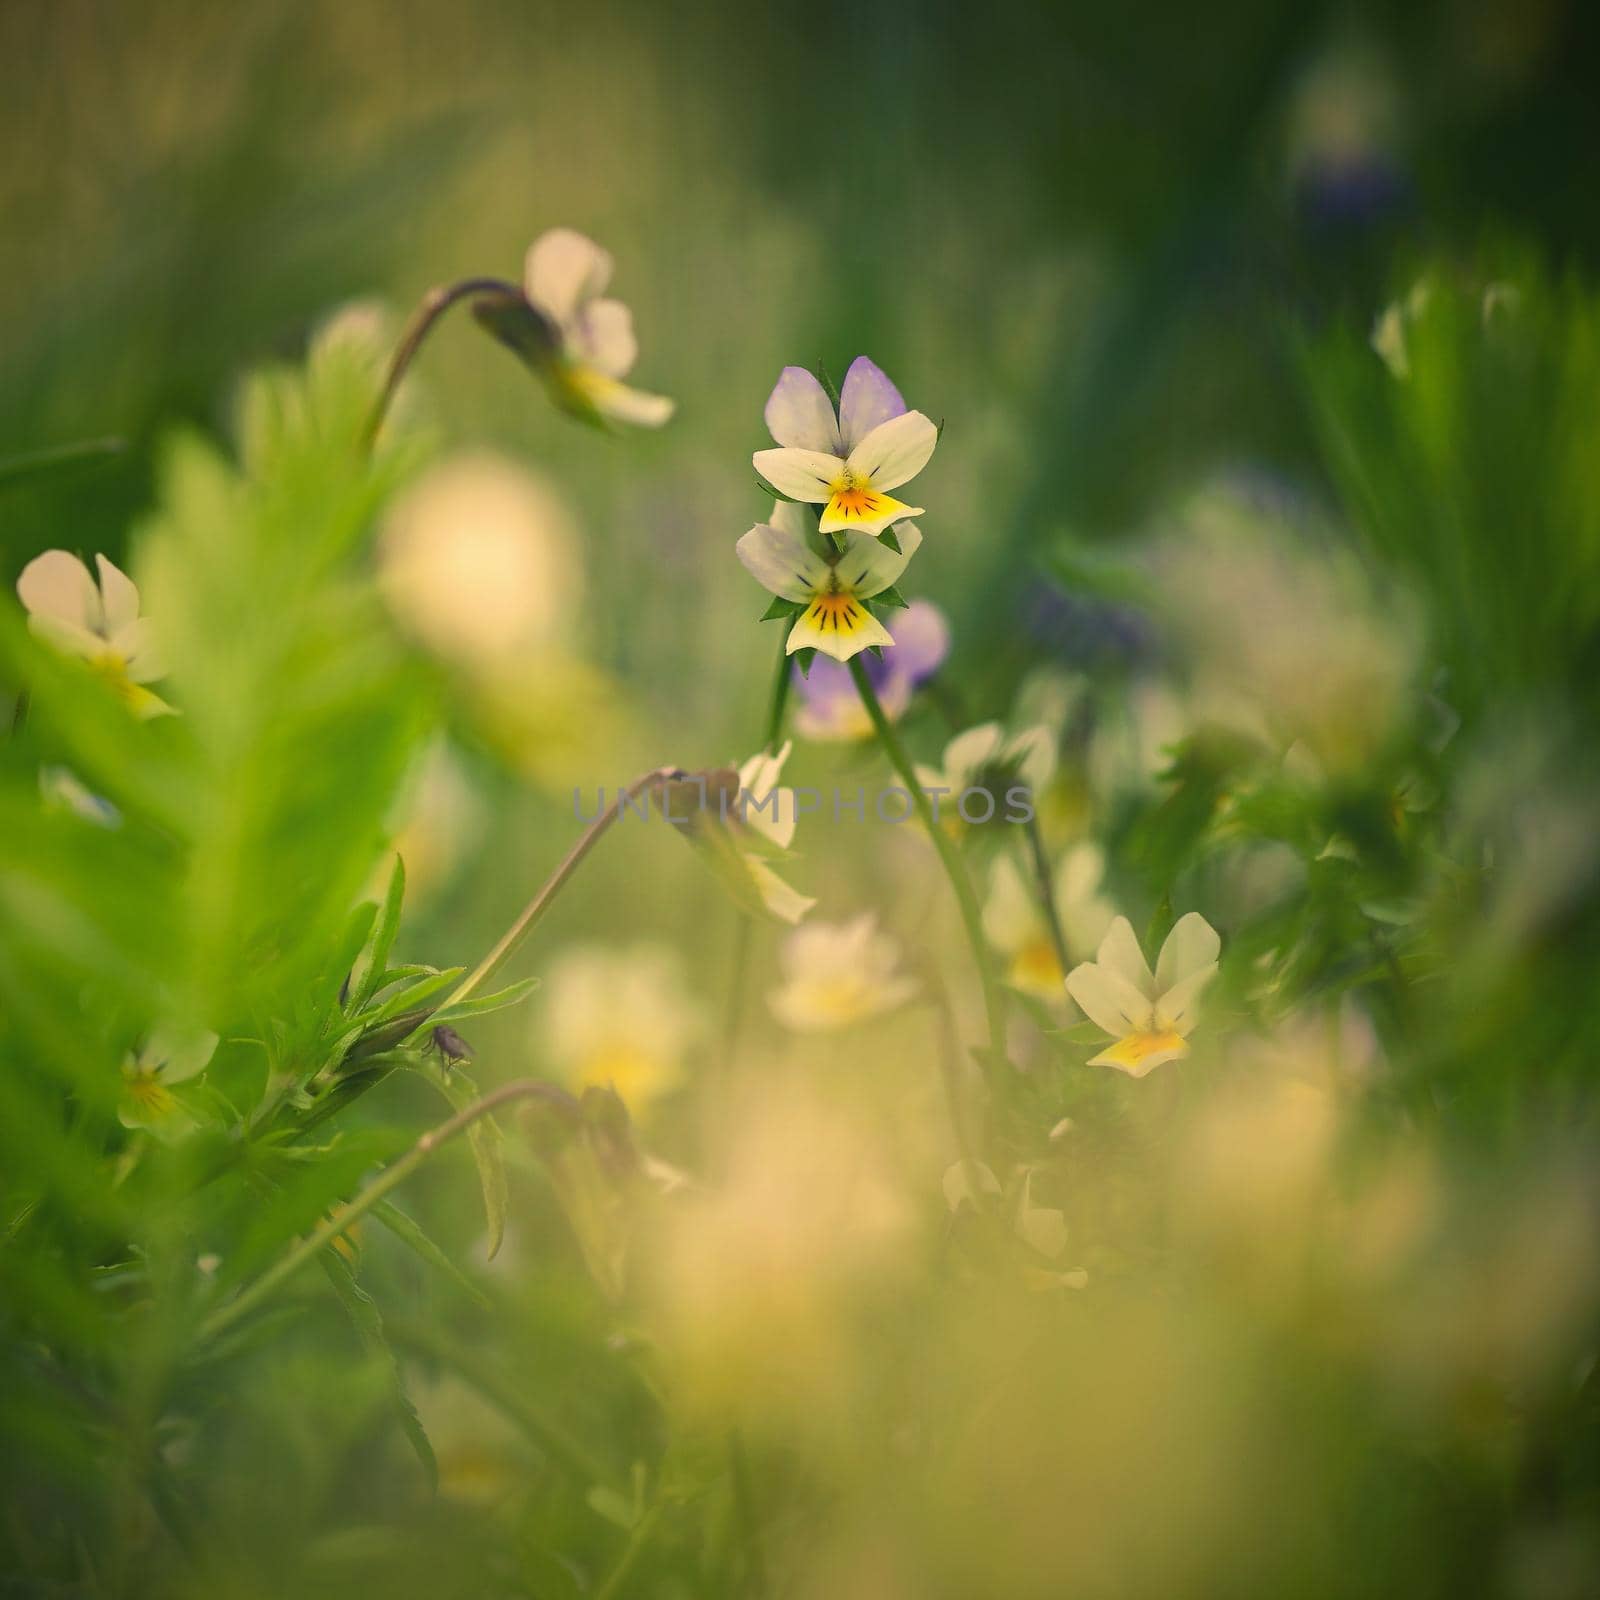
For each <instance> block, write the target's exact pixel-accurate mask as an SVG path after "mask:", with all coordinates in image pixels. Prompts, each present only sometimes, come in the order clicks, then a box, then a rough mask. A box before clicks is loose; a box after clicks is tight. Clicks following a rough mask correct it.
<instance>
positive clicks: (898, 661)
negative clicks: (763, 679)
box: [794, 600, 950, 742]
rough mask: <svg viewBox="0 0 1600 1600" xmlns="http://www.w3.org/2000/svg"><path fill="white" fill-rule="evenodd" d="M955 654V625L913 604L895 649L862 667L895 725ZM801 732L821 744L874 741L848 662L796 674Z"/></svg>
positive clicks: (929, 606)
mask: <svg viewBox="0 0 1600 1600" xmlns="http://www.w3.org/2000/svg"><path fill="white" fill-rule="evenodd" d="M949 650H950V625H949V623H947V622H946V621H945V618H944V613H943V612H942V611H940V609H939V608H938V607H937V606H936V605H934V604H933V602H932V601H931V600H913V601H912V602H911V604H910V605H909V606H907V607H906V609H905V610H904V611H903V612H901V614H900V615H899V616H898V617H896V618H895V622H894V643H893V644H890V645H884V646H883V648H882V651H881V653H879V654H876V655H868V656H867V658H866V659H865V661H864V662H863V663H862V665H863V666H864V667H865V669H866V673H867V680H868V682H870V683H871V685H872V688H873V691H874V692H875V693H876V695H877V696H878V704H879V705H880V706H882V707H883V714H884V716H886V717H887V718H888V719H889V721H890V722H896V721H898V720H899V719H900V718H901V717H902V716H904V715H905V713H906V711H907V709H908V708H909V707H910V705H911V697H912V695H913V694H915V692H916V691H917V689H918V688H920V687H921V686H922V685H923V684H924V683H926V682H927V681H928V679H930V678H931V677H932V676H933V675H934V673H936V672H937V671H938V670H939V668H940V666H941V665H943V663H944V658H945V656H946V655H947V654H949ZM794 690H795V693H796V694H797V695H798V696H799V704H798V705H797V706H796V708H795V716H794V726H795V732H796V733H798V734H799V735H800V736H801V737H802V738H804V739H815V740H818V741H819V742H821V741H828V740H856V739H870V738H871V737H872V719H871V717H869V716H868V715H867V710H866V707H865V706H863V705H862V703H861V696H860V694H859V693H857V691H856V686H855V680H854V679H853V678H852V677H851V676H850V670H849V668H848V667H846V666H845V665H844V663H843V662H840V661H834V660H832V659H819V660H817V661H814V662H813V663H812V666H811V671H810V673H809V675H808V674H805V673H802V672H801V671H800V669H799V668H798V667H796V668H795V669H794Z"/></svg>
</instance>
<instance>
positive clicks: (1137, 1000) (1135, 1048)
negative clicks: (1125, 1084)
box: [1067, 911, 1222, 1078]
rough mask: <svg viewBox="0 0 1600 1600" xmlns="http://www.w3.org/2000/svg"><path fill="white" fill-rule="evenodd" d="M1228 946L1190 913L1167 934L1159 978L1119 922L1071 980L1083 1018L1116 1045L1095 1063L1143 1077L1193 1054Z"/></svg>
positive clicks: (1124, 921)
mask: <svg viewBox="0 0 1600 1600" xmlns="http://www.w3.org/2000/svg"><path fill="white" fill-rule="evenodd" d="M1221 949H1222V941H1221V940H1220V939H1219V938H1218V937H1217V933H1216V930H1215V929H1214V928H1213V927H1212V926H1211V924H1210V923H1209V922H1207V921H1206V919H1205V918H1204V917H1202V916H1201V915H1200V913H1199V912H1198V911H1191V912H1188V913H1187V914H1186V915H1185V916H1182V917H1179V918H1178V921H1177V923H1176V925H1175V926H1174V927H1173V930H1172V932H1171V933H1169V934H1168V935H1167V938H1166V942H1165V943H1164V944H1163V945H1162V946H1161V954H1160V956H1159V957H1158V958H1157V960H1156V970H1155V972H1154V973H1152V972H1151V971H1150V965H1149V963H1148V962H1147V961H1146V960H1145V958H1144V955H1143V953H1142V952H1141V951H1140V949H1139V941H1138V940H1137V939H1136V938H1135V937H1134V932H1133V928H1132V927H1131V926H1130V925H1129V922H1128V919H1127V918H1126V917H1118V918H1117V919H1116V920H1115V921H1114V922H1113V923H1112V924H1111V927H1110V929H1109V931H1108V932H1107V933H1106V936H1105V938H1104V939H1102V940H1101V941H1100V949H1099V951H1098V953H1097V954H1096V956H1095V959H1094V960H1093V961H1086V962H1084V963H1082V964H1081V965H1080V966H1076V967H1074V968H1073V969H1072V971H1071V972H1070V973H1068V975H1067V992H1068V993H1069V994H1070V995H1071V996H1072V998H1073V999H1074V1000H1076V1001H1077V1002H1078V1004H1079V1005H1080V1006H1081V1007H1082V1008H1083V1012H1084V1015H1085V1016H1087V1017H1088V1018H1089V1020H1090V1021H1091V1022H1093V1023H1094V1024H1095V1026H1096V1027H1099V1028H1104V1029H1105V1031H1106V1032H1107V1033H1109V1034H1110V1035H1111V1037H1112V1038H1113V1039H1115V1040H1116V1043H1115V1044H1113V1045H1112V1046H1111V1047H1110V1048H1109V1049H1107V1050H1102V1051H1101V1052H1100V1054H1099V1055H1097V1056H1093V1057H1091V1058H1090V1061H1089V1065H1090V1066H1091V1067H1102V1066H1103V1067H1115V1068H1116V1069H1117V1070H1118V1071H1119V1072H1126V1073H1127V1074H1128V1076H1129V1077H1131V1078H1142V1077H1143V1076H1144V1075H1145V1074H1146V1073H1147V1072H1150V1071H1152V1070H1153V1069H1154V1068H1156V1067H1159V1066H1161V1065H1162V1064H1163V1063H1164V1062H1167V1061H1177V1060H1179V1059H1181V1058H1182V1057H1183V1056H1186V1055H1188V1053H1189V1035H1190V1034H1191V1033H1192V1032H1193V1031H1194V1027H1195V1024H1196V1023H1197V1022H1198V1021H1199V1020H1200V996H1201V994H1202V992H1203V991H1204V990H1205V987H1206V985H1207V984H1208V983H1210V982H1211V980H1212V979H1213V978H1214V977H1216V975H1217V956H1218V955H1219V953H1220V952H1221Z"/></svg>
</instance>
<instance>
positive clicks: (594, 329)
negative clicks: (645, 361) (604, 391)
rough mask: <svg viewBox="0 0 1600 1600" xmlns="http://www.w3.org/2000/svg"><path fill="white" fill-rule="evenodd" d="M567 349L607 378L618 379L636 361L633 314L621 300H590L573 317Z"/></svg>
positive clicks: (636, 345) (636, 348)
mask: <svg viewBox="0 0 1600 1600" xmlns="http://www.w3.org/2000/svg"><path fill="white" fill-rule="evenodd" d="M567 348H568V350H569V351H570V352H571V354H572V355H574V356H576V357H577V358H578V359H579V360H580V361H585V362H587V363H588V364H589V365H590V366H591V367H593V368H594V369H595V371H596V372H599V373H601V374H603V375H604V376H605V377H607V378H621V377H623V376H625V375H626V374H627V372H628V371H629V370H630V369H631V368H632V366H633V364H634V362H635V361H637V360H638V359H639V341H638V340H637V339H636V338H635V337H634V333H633V313H632V312H631V311H630V310H629V309H628V308H627V307H626V306H625V305H623V303H622V302H621V301H620V300H591V301H590V302H589V304H588V305H586V306H584V307H582V308H581V309H580V310H579V311H578V313H577V315H576V316H575V317H574V318H573V323H572V331H571V335H570V337H569V339H568V342H567Z"/></svg>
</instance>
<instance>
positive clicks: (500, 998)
mask: <svg viewBox="0 0 1600 1600" xmlns="http://www.w3.org/2000/svg"><path fill="white" fill-rule="evenodd" d="M539 982H540V980H539V979H538V978H519V979H518V980H517V982H515V983H512V984H507V985H506V987H505V988H504V989H496V990H495V992H494V993H493V994H485V995H478V996H476V997H475V998H473V999H471V1000H462V1001H460V1002H458V1003H457V1004H455V1005H447V1006H441V1007H440V1008H439V1009H438V1010H437V1011H435V1012H434V1013H433V1015H432V1016H431V1017H430V1018H429V1019H428V1020H429V1021H430V1022H431V1023H433V1024H435V1025H436V1026H437V1025H438V1024H441V1023H446V1022H460V1021H461V1019H462V1018H463V1017H481V1016H484V1015H485V1014H486V1013H488V1012H490V1011H504V1010H505V1009H506V1007H507V1006H514V1005H518V1004H520V1003H521V1002H522V1001H524V1000H526V999H527V998H528V996H529V995H530V994H532V993H533V991H534V990H535V989H537V988H538V987H539Z"/></svg>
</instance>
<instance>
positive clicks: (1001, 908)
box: [983, 840, 1115, 1000]
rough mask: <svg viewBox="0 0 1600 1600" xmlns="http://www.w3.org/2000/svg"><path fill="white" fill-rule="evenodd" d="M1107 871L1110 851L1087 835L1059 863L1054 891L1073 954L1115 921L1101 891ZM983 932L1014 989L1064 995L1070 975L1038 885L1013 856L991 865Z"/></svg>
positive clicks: (1096, 939)
mask: <svg viewBox="0 0 1600 1600" xmlns="http://www.w3.org/2000/svg"><path fill="white" fill-rule="evenodd" d="M1104 875H1105V856H1104V855H1103V854H1102V852H1101V850H1100V847H1099V846H1098V845H1096V844H1093V843H1091V842H1090V841H1088V840H1082V841H1080V842H1079V843H1077V844H1075V845H1073V846H1072V847H1071V848H1070V849H1068V850H1067V851H1065V852H1064V853H1063V855H1062V857H1061V860H1060V863H1059V864H1058V865H1057V867H1056V870H1055V875H1054V879H1053V882H1052V891H1053V894H1054V897H1055V905H1056V915H1057V916H1058V917H1060V919H1061V932H1062V935H1063V936H1064V938H1065V940H1066V945H1067V951H1068V954H1069V955H1076V954H1080V953H1082V952H1086V951H1089V950H1093V949H1094V948H1095V946H1096V945H1098V944H1099V942H1100V941H1101V939H1103V938H1104V937H1105V932H1106V929H1107V928H1109V927H1110V925H1111V920H1112V918H1113V916H1114V915H1115V913H1114V912H1113V911H1112V909H1111V906H1110V903H1109V902H1108V901H1107V900H1106V899H1105V898H1104V897H1103V896H1102V895H1101V893H1100V883H1101V879H1102V878H1103V877H1104ZM983 931H984V933H985V935H986V936H987V937H988V940H989V943H990V944H992V945H993V946H994V947H995V949H996V950H998V951H999V952H1000V954H1001V955H1002V956H1004V957H1005V958H1006V972H1005V979H1006V982H1007V983H1009V984H1010V985H1011V987H1012V988H1013V989H1020V990H1021V991H1022V992H1023V993H1024V994H1031V995H1035V996H1037V997H1038V998H1039V999H1041V1000H1059V999H1060V998H1061V985H1062V982H1063V980H1064V979H1065V977H1066V974H1065V973H1064V972H1063V971H1062V970H1061V962H1060V961H1059V959H1058V958H1057V956H1056V947H1055V941H1054V940H1053V939H1052V938H1051V936H1050V924H1049V922H1048V921H1047V920H1046V917H1045V913H1044V909H1043V907H1042V906H1041V905H1040V903H1039V893H1038V890H1037V888H1036V887H1035V886H1033V885H1032V884H1030V883H1029V882H1028V881H1027V879H1026V878H1025V876H1024V874H1023V873H1022V871H1021V870H1020V869H1019V868H1018V866H1017V863H1016V862H1015V860H1013V859H1012V857H1011V856H1009V855H1004V856H1000V857H998V858H997V859H996V860H995V863H994V866H993V867H992V868H991V869H990V873H989V897H988V899H987V900H986V901H985V902H984V906H983Z"/></svg>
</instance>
